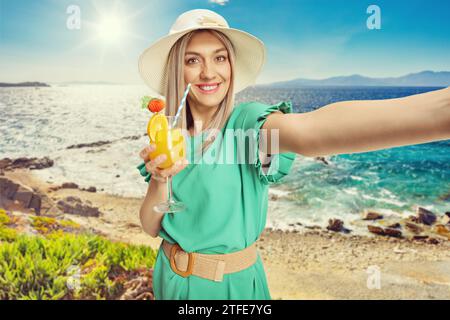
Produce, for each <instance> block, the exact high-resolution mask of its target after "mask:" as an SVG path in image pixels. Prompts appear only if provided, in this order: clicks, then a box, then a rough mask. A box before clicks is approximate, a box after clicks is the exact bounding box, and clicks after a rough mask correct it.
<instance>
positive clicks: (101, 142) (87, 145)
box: [66, 140, 112, 149]
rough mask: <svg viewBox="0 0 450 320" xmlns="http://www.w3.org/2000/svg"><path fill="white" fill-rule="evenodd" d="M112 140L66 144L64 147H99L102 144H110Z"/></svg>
mask: <svg viewBox="0 0 450 320" xmlns="http://www.w3.org/2000/svg"><path fill="white" fill-rule="evenodd" d="M111 142H112V141H109V140H106V141H97V142H93V143H80V144H75V145H71V146H68V147H67V148H66V149H79V148H90V147H99V146H103V145H105V144H110V143H111Z"/></svg>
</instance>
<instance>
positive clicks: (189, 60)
mask: <svg viewBox="0 0 450 320" xmlns="http://www.w3.org/2000/svg"><path fill="white" fill-rule="evenodd" d="M193 60H197V58H191V59H188V61H187V63H189V64H190V63H191V61H193Z"/></svg>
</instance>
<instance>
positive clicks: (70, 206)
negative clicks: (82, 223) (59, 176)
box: [57, 196, 100, 217]
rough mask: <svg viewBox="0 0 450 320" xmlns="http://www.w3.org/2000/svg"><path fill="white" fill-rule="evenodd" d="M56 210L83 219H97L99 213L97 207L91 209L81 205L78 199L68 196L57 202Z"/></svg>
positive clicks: (87, 205)
mask: <svg viewBox="0 0 450 320" xmlns="http://www.w3.org/2000/svg"><path fill="white" fill-rule="evenodd" d="M57 205H58V208H59V209H60V210H61V211H63V212H65V213H70V214H76V215H80V216H83V217H99V216H100V211H99V210H98V208H97V207H92V206H90V205H89V204H83V203H82V201H81V199H80V198H78V197H73V196H68V197H66V198H64V199H62V200H59V201H58V203H57Z"/></svg>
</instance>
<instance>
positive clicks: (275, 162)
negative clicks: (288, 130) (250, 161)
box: [236, 101, 296, 184]
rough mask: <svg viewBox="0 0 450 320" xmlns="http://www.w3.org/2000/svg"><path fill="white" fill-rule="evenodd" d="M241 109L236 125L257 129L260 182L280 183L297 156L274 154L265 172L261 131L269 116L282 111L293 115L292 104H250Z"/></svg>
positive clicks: (255, 164)
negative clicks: (262, 162) (260, 139)
mask: <svg viewBox="0 0 450 320" xmlns="http://www.w3.org/2000/svg"><path fill="white" fill-rule="evenodd" d="M241 107H242V110H241V111H240V112H239V116H238V118H237V119H236V125H237V126H238V127H240V128H243V129H244V130H247V129H255V131H256V135H257V139H256V142H257V143H256V146H255V148H254V150H255V151H256V155H254V159H255V163H254V166H255V169H256V171H257V175H258V178H259V180H260V181H261V182H262V183H264V184H272V183H275V182H279V181H280V180H281V179H282V178H283V177H285V176H286V175H287V174H288V173H289V171H290V170H291V167H292V164H293V162H294V160H295V156H296V154H295V153H293V152H285V153H279V154H273V155H272V156H271V160H270V166H269V168H268V170H267V171H265V170H264V168H263V167H262V164H261V161H260V159H259V130H260V129H261V127H262V126H263V124H264V122H265V121H266V120H267V116H268V115H269V114H271V113H272V112H274V111H281V112H283V113H292V103H291V102H287V101H282V102H279V103H277V104H274V105H267V104H263V103H260V102H250V103H246V104H244V105H242V106H241Z"/></svg>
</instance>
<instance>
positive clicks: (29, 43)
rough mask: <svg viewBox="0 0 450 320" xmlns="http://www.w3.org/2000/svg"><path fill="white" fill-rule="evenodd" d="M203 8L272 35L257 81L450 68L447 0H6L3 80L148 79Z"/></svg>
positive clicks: (1, 30) (0, 18) (0, 32)
mask: <svg viewBox="0 0 450 320" xmlns="http://www.w3.org/2000/svg"><path fill="white" fill-rule="evenodd" d="M371 4H375V5H378V6H379V7H380V9H381V29H380V30H369V29H368V28H367V26H366V20H367V18H368V17H369V14H367V13H366V10H367V7H368V6H369V5H371ZM70 5H77V6H78V7H79V8H80V11H81V29H80V30H70V29H68V28H67V26H66V22H67V19H68V17H69V14H67V12H66V10H67V8H68V6H70ZM114 8H115V9H114ZM197 8H204V9H211V10H214V11H216V12H217V13H219V14H221V15H222V16H224V17H225V19H227V21H228V23H229V24H230V26H231V27H233V28H238V29H242V30H244V31H246V32H249V33H252V34H254V35H255V36H257V37H258V38H260V39H261V40H262V41H264V43H265V44H266V47H267V53H268V57H267V62H266V65H265V68H264V70H263V72H262V74H261V75H260V77H259V79H258V81H257V83H268V82H274V81H282V80H290V79H294V78H311V79H322V78H327V77H332V76H340V75H351V74H356V73H357V74H362V75H366V76H372V77H385V76H401V75H404V74H407V73H411V72H419V71H422V70H434V71H449V70H450V59H449V52H450V41H449V36H448V33H449V31H450V19H448V13H449V12H450V1H444V0H395V1H394V0H371V1H366V0H290V1H289V0H278V1H275V0H272V1H269V0H229V1H226V0H215V1H213V2H212V1H211V0H127V1H119V0H104V1H101V0H98V1H93V0H0V81H9V82H18V81H27V80H36V81H46V82H64V81H111V82H124V83H142V81H141V79H140V77H139V75H138V72H137V59H138V56H139V54H140V53H141V52H142V51H143V50H144V49H145V48H146V47H147V46H148V45H149V44H151V43H152V42H153V41H155V40H156V39H158V38H160V37H162V36H163V35H165V34H166V33H167V32H168V30H169V28H170V26H171V25H172V23H173V22H174V21H175V19H176V17H177V16H178V15H179V14H181V13H182V12H184V11H187V10H190V9H197ZM102 16H103V18H102ZM105 16H109V17H115V21H120V25H121V31H120V32H119V33H116V34H115V35H114V36H112V37H110V36H111V35H108V34H103V35H101V36H98V31H97V30H98V28H99V27H101V26H102V25H103V24H104V23H103V22H101V21H103V20H102V19H104V17H105ZM117 34H119V35H117Z"/></svg>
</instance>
